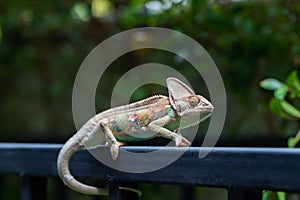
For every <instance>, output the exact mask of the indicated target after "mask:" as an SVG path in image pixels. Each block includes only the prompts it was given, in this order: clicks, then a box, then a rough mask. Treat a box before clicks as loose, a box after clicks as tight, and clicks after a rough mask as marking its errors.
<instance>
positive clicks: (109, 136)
mask: <svg viewBox="0 0 300 200" xmlns="http://www.w3.org/2000/svg"><path fill="white" fill-rule="evenodd" d="M100 126H101V128H102V130H103V132H104V134H105V137H106V140H107V142H108V143H109V144H110V153H111V157H112V159H113V160H116V159H117V158H118V155H119V147H120V146H123V145H125V144H124V143H122V142H118V141H117V139H116V137H115V136H114V134H113V133H112V132H111V130H110V129H109V127H108V126H107V125H105V124H103V123H101V124H100Z"/></svg>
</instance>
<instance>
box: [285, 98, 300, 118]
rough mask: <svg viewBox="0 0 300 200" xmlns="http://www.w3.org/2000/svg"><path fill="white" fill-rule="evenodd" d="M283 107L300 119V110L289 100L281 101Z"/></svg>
mask: <svg viewBox="0 0 300 200" xmlns="http://www.w3.org/2000/svg"><path fill="white" fill-rule="evenodd" d="M280 105H281V107H282V109H283V110H284V111H285V112H286V113H287V114H289V115H290V116H292V117H296V118H298V119H300V111H299V110H298V109H297V108H295V107H294V106H293V105H292V104H290V103H288V102H287V101H280Z"/></svg>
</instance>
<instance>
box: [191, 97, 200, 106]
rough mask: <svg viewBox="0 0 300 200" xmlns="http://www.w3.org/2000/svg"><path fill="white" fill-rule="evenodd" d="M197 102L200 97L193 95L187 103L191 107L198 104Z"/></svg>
mask: <svg viewBox="0 0 300 200" xmlns="http://www.w3.org/2000/svg"><path fill="white" fill-rule="evenodd" d="M199 102H200V99H199V98H198V97H197V96H193V97H191V98H189V104H190V106H192V107H195V106H197V105H198V104H199Z"/></svg>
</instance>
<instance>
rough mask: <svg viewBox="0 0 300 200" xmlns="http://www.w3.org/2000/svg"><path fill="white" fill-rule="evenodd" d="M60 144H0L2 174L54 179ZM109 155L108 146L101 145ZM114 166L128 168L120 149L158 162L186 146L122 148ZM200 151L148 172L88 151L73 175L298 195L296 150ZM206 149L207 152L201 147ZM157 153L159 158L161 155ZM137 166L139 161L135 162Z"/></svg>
mask: <svg viewBox="0 0 300 200" xmlns="http://www.w3.org/2000/svg"><path fill="white" fill-rule="evenodd" d="M61 147H62V145H60V144H28V143H0V161H1V164H0V173H2V174H8V173H14V174H20V175H34V176H57V171H56V159H57V155H58V152H59V150H60V148H61ZM98 149H100V151H102V152H109V150H108V149H107V147H103V146H101V147H99V148H98ZM121 149H122V150H121V152H120V155H119V158H118V160H117V161H116V162H118V164H120V165H128V164H129V163H130V162H132V161H131V158H129V157H126V156H124V155H125V154H124V155H123V154H122V151H125V150H126V151H131V152H136V153H141V152H143V153H147V152H151V151H157V150H161V151H160V153H159V154H158V158H157V159H154V161H153V162H155V160H158V159H165V157H166V156H165V155H168V154H172V153H174V152H181V151H185V149H184V148H176V147H168V148H164V149H161V147H131V146H127V147H122V148H121ZM200 150H201V148H198V147H190V148H188V149H187V150H186V151H185V152H184V153H183V155H182V156H181V157H180V158H179V159H177V160H176V161H174V162H173V163H172V164H170V165H168V166H167V167H165V168H162V169H160V170H157V171H154V172H148V173H125V172H120V171H117V170H114V169H111V168H109V167H107V166H105V165H104V164H102V163H100V162H99V161H97V160H96V159H95V158H94V157H93V156H91V154H90V153H88V152H87V151H86V150H82V151H79V152H78V153H77V154H75V155H74V158H72V159H71V162H70V165H71V166H70V167H71V171H72V173H73V174H74V175H75V176H80V177H87V178H96V179H100V180H105V179H106V178H107V177H108V176H110V177H111V176H113V177H114V178H115V180H118V181H125V182H155V183H167V184H188V185H199V186H209V187H222V188H231V187H237V188H249V189H253V190H256V189H257V190H263V189H268V190H282V191H298V192H299V191H300V178H299V177H300V149H288V148H213V150H212V151H211V152H210V153H209V154H208V155H207V156H206V157H204V158H202V159H199V151H200ZM202 150H207V149H205V148H204V149H202ZM160 154H161V157H160ZM134 162H135V164H136V166H137V167H139V161H138V160H135V161H134Z"/></svg>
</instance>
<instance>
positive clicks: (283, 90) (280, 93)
mask: <svg viewBox="0 0 300 200" xmlns="http://www.w3.org/2000/svg"><path fill="white" fill-rule="evenodd" d="M288 90H289V88H288V86H287V85H285V84H281V87H280V88H278V89H277V90H275V92H274V96H275V98H276V99H278V100H280V101H281V100H283V99H284V98H285V95H286V93H287V91H288Z"/></svg>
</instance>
